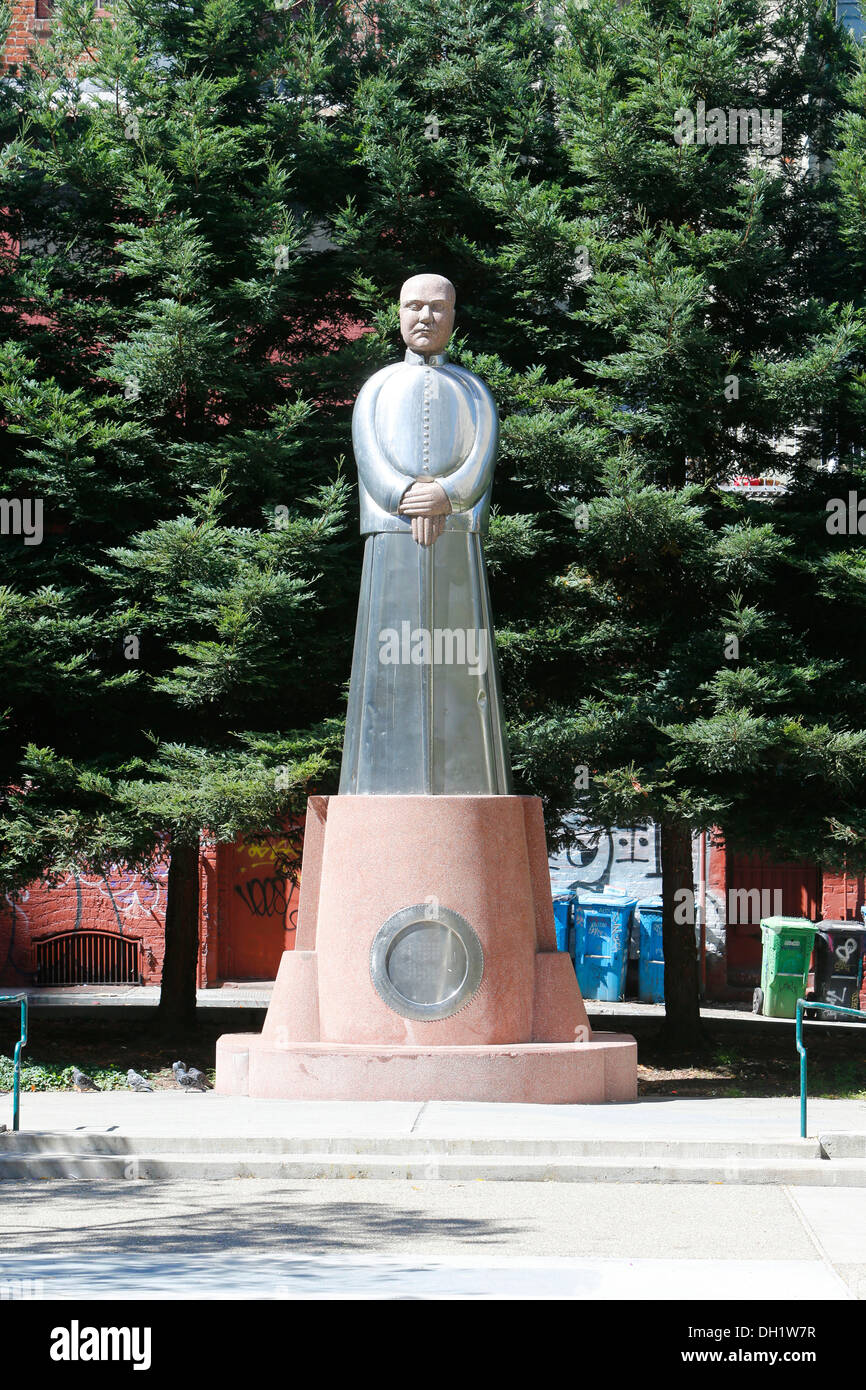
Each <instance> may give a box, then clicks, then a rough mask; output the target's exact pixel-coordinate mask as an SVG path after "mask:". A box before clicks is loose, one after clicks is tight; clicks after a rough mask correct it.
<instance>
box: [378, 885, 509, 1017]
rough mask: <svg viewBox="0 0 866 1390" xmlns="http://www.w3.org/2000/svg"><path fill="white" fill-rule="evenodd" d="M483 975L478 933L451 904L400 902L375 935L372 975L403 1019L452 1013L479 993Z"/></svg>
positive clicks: (482, 958) (482, 957)
mask: <svg viewBox="0 0 866 1390" xmlns="http://www.w3.org/2000/svg"><path fill="white" fill-rule="evenodd" d="M483 974H484V952H483V951H482V949H481V942H480V941H479V939H478V936H477V934H476V933H475V932H474V931H473V929H472V927H470V925H469V923H468V922H467V921H466V919H465V918H464V917H461V916H460V914H459V913H457V912H452V911H451V909H450V908H449V907H436V908H435V909H432V908H431V906H430V904H429V903H416V904H415V906H414V907H403V908H401V909H400V911H399V912H395V913H394V914H393V916H391V917H389V918H388V920H387V922H385V923H383V925H382V926H381V927H380V928H379V930H378V931H377V933H376V935H375V937H374V938H373V945H372V947H371V949H370V977H371V979H372V981H373V984H374V986H375V988H376V992H377V994H378V995H379V997H380V998H381V999H383V1000H384V1001H385V1003H386V1004H387V1005H388V1008H389V1009H393V1010H394V1012H395V1013H398V1014H402V1015H403V1017H404V1018H417V1019H427V1020H428V1021H435V1020H436V1019H440V1018H450V1017H451V1015H452V1014H456V1013H457V1011H458V1009H462V1008H463V1007H464V1006H465V1005H466V1004H468V1003H469V1001H470V999H472V997H473V996H474V995H475V994H476V993H477V991H478V987H479V985H480V984H481V976H482V975H483Z"/></svg>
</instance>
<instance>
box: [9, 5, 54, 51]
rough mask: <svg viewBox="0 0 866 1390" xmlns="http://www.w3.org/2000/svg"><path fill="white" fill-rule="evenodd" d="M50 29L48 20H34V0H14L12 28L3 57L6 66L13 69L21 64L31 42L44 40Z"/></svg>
mask: <svg viewBox="0 0 866 1390" xmlns="http://www.w3.org/2000/svg"><path fill="white" fill-rule="evenodd" d="M50 27H51V21H50V20H48V19H37V18H36V0H15V3H14V4H13V8H12V28H11V29H10V31H9V39H8V42H7V44H6V52H5V55H4V56H5V63H6V66H7V67H14V66H15V65H17V64H18V63H21V62H23V61H24V59H25V58H26V56H27V50H28V48H29V47H30V44H31V43H32V41H33V40H34V39H38V38H44V37H45V35H46V34H47V33H48V30H49V28H50Z"/></svg>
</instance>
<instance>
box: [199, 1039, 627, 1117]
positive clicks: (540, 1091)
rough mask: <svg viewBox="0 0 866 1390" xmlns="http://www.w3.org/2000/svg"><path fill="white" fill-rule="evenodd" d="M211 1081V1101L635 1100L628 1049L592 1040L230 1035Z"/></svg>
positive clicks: (220, 1048) (621, 1044)
mask: <svg viewBox="0 0 866 1390" xmlns="http://www.w3.org/2000/svg"><path fill="white" fill-rule="evenodd" d="M216 1075H217V1091H218V1093H219V1094H220V1095H233V1096H243V1095H246V1096H252V1097H256V1098H261V1099H276V1098H281V1099H287V1100H303V1099H306V1100H366V1101H375V1100H392V1101H409V1100H413V1101H427V1100H440V1101H494V1102H498V1103H503V1102H505V1103H509V1102H517V1103H520V1102H523V1103H526V1102H529V1103H537V1104H542V1105H545V1104H547V1105H581V1104H589V1105H593V1104H599V1103H601V1102H605V1101H634V1100H636V1099H637V1044H636V1043H635V1040H634V1038H631V1037H629V1036H628V1035H626V1034H622V1033H594V1034H593V1035H592V1041H591V1042H582V1043H514V1044H507V1045H498V1046H497V1045H488V1046H478V1047H466V1046H451V1047H448V1046H441V1045H440V1046H436V1047H405V1046H404V1047H398V1046H394V1045H393V1044H391V1045H382V1046H369V1045H368V1046H361V1045H351V1044H345V1043H344V1044H331V1043H299V1044H296V1045H294V1046H288V1047H286V1046H282V1047H278V1046H275V1045H273V1044H272V1043H270V1042H269V1041H268V1040H267V1039H266V1038H264V1037H260V1036H258V1035H256V1034H252V1033H232V1034H227V1035H225V1036H223V1037H222V1038H220V1039H219V1042H218V1043H217V1063H216Z"/></svg>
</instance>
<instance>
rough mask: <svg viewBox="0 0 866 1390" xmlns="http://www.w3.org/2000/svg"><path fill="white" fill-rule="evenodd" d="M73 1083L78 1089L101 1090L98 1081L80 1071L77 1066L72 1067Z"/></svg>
mask: <svg viewBox="0 0 866 1390" xmlns="http://www.w3.org/2000/svg"><path fill="white" fill-rule="evenodd" d="M72 1084H73V1086H74V1087H75V1089H76V1091H98V1090H99V1087H98V1086H97V1084H96V1082H95V1081H93V1080H92V1079H91V1078H90V1077H89V1076H85V1074H84V1072H83V1071H79V1070H78V1068H77V1067H73V1068H72Z"/></svg>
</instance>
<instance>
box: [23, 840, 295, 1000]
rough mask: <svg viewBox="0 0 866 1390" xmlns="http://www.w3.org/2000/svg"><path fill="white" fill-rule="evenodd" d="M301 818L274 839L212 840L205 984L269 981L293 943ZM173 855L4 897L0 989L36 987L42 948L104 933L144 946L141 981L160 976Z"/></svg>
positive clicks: (203, 918)
mask: <svg viewBox="0 0 866 1390" xmlns="http://www.w3.org/2000/svg"><path fill="white" fill-rule="evenodd" d="M302 844H303V823H302V822H299V824H298V825H297V826H295V827H293V828H292V829H291V830H289V831H287V832H286V834H285V835H282V836H280V837H275V838H274V839H272V840H269V841H267V842H249V843H243V842H240V843H238V844H236V845H214V844H212V843H210V842H208V841H206V840H205V841H203V843H202V848H201V855H200V859H199V873H200V909H199V966H198V985H199V988H207V987H208V986H209V985H215V984H218V983H219V982H220V981H221V980H241V981H243V980H269V979H273V978H274V977H275V976H276V973H277V967H278V965H279V962H280V957H281V956H282V953H283V951H290V950H293V949H294V944H295V929H296V926H297V908H298V895H299V883H300V872H299V870H300V856H301V848H302ZM167 878H168V861H167V860H166V861H165V862H164V863H158V864H155V865H154V866H153V867H152V869H151V871H150V873H149V874H145V873H133V872H130V871H129V870H127V869H125V868H123V867H117V868H115V869H114V870H112V871H111V872H110V873H109V874H108V875H107V876H105V877H101V876H99V875H89V874H84V873H74V874H68V875H67V877H66V878H65V879H64V880H63V881H62V883H59V884H57V885H56V886H55V887H54V888H48V887H46V886H45V885H44V884H40V883H35V884H31V885H30V887H29V888H27V889H25V890H24V892H23V893H21V894H20V895H19V896H18V898H17V899H15V900H14V901H13V900H12V899H11V898H10V897H8V896H7V897H6V898H5V899H4V900H2V901H0V985H3V986H15V985H18V986H19V987H20V986H22V985H23V986H30V985H34V984H35V983H36V958H37V950H36V948H37V946H38V944H39V943H40V942H43V941H46V940H48V939H49V938H51V937H55V936H57V935H58V934H60V933H65V932H77V931H102V932H108V933H110V934H112V935H117V936H121V937H126V938H127V939H130V938H131V939H132V940H135V941H138V942H140V943H141V952H140V960H141V969H142V980H141V983H142V984H144V985H157V984H159V982H160V980H161V978H162V962H163V956H164V948H165V894H166V881H167Z"/></svg>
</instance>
